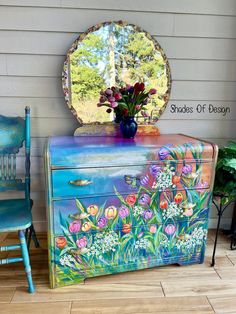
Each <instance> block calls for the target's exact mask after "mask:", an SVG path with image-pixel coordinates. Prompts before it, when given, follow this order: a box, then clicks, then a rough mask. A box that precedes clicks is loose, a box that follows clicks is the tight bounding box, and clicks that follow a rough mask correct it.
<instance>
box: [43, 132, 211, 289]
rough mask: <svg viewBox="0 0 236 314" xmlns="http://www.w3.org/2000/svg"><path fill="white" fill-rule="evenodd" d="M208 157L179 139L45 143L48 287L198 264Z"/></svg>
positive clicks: (207, 148) (207, 150)
mask: <svg viewBox="0 0 236 314" xmlns="http://www.w3.org/2000/svg"><path fill="white" fill-rule="evenodd" d="M215 151H216V149H215V147H214V146H213V145H211V144H210V143H206V142H204V141H201V140H197V139H193V138H191V137H187V136H183V135H161V136H159V137H154V136H143V137H136V138H135V140H127V139H123V138H114V137H96V136H90V137H56V138H51V139H49V143H48V146H47V150H46V154H45V156H46V158H45V159H46V166H47V168H46V169H47V184H48V210H49V214H48V217H49V263H50V265H49V268H50V281H51V286H52V287H57V286H64V285H67V284H71V283H76V282H81V281H83V280H84V279H85V278H88V277H93V276H99V275H104V274H110V273H116V272H123V271H129V270H135V269H143V268H147V267H154V266H158V265H167V264H172V263H178V264H180V265H182V264H183V265H184V264H191V263H201V262H203V257H204V251H205V244H206V238H207V227H208V213H209V207H210V202H211V195H212V193H211V192H212V191H211V187H212V180H213V176H212V173H213V171H214V164H215V163H214V162H215V156H216V155H215ZM88 182H89V184H87V183H88ZM71 183H73V184H71ZM82 183H83V184H82ZM81 184H82V186H81Z"/></svg>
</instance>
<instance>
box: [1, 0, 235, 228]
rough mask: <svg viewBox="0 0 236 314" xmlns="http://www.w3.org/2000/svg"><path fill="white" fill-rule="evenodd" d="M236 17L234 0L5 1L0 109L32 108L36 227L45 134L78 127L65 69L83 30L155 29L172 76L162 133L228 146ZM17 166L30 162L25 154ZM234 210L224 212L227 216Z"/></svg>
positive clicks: (41, 209) (40, 224)
mask: <svg viewBox="0 0 236 314" xmlns="http://www.w3.org/2000/svg"><path fill="white" fill-rule="evenodd" d="M235 16H236V1H235V0H226V1H225V0H207V1H205V0H199V1H196V0H181V1H175V0H165V1H162V0H147V1H143V0H136V1H133V0H119V1H115V0H99V1H98V0H90V1H87V0H40V1H33V0H0V42H1V45H0V114H4V115H13V116H16V115H20V116H23V115H24V107H25V105H30V106H31V117H32V121H31V122H32V129H31V134H32V148H31V153H32V172H31V173H32V197H33V199H34V200H35V206H34V209H33V216H34V220H35V223H36V226H37V228H39V229H41V230H42V229H44V230H45V220H46V215H45V206H44V202H45V200H44V171H43V159H42V155H43V149H44V145H45V142H46V138H47V137H48V136H50V135H71V134H73V130H74V129H75V128H76V127H77V121H76V119H75V118H74V117H73V116H72V115H71V113H70V111H69V109H68V108H67V107H66V105H65V101H64V98H63V93H62V89H61V69H62V63H63V61H64V58H65V55H66V52H67V50H68V49H69V47H70V46H71V44H72V42H73V41H74V40H75V39H76V38H77V36H78V33H79V32H83V31H85V30H86V29H87V27H89V26H92V25H94V24H96V23H98V22H102V21H105V20H113V19H114V20H118V19H123V20H127V21H128V22H130V23H134V24H137V25H139V26H140V27H141V28H143V29H146V30H147V31H149V32H150V33H151V34H152V35H156V37H155V38H156V39H157V40H158V42H159V43H160V44H161V46H162V47H163V49H164V51H165V53H166V55H167V57H168V58H169V60H170V65H171V71H172V79H173V87H172V94H171V100H170V102H169V104H168V107H167V110H166V112H165V113H164V115H163V116H162V118H161V119H160V120H159V121H158V126H159V128H160V130H161V132H162V133H186V134H190V135H192V136H199V137H202V138H208V139H210V140H211V141H213V142H215V143H217V144H219V145H224V144H225V143H226V142H227V140H228V139H235V138H236V135H235V134H236V127H235V120H236V88H235V87H236V86H235V85H236V17H235ZM204 104H206V107H208V106H209V105H210V104H212V105H213V106H215V107H218V108H220V107H222V106H223V107H224V108H229V110H230V112H227V114H225V115H224V114H222V113H210V112H209V110H208V111H206V112H205V113H198V112H197V109H196V108H197V106H198V105H204ZM172 106H175V107H176V108H177V107H178V108H184V107H192V108H193V113H191V114H187V113H184V112H179V113H177V112H173V107H172ZM18 165H19V167H20V168H21V169H23V168H24V160H23V158H20V159H19V160H18ZM5 196H7V195H5ZM230 215H231V213H230V211H228V212H226V213H225V219H226V220H227V219H228V220H227V221H229V217H230ZM212 217H213V218H214V217H215V212H214V210H213V211H212ZM212 221H213V222H214V220H212Z"/></svg>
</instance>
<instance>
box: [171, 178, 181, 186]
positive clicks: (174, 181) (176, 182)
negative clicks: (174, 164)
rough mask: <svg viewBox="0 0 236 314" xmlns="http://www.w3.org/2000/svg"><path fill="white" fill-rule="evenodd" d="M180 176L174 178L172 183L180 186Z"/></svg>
mask: <svg viewBox="0 0 236 314" xmlns="http://www.w3.org/2000/svg"><path fill="white" fill-rule="evenodd" d="M180 179H181V178H180V176H173V177H172V183H173V184H178V183H180Z"/></svg>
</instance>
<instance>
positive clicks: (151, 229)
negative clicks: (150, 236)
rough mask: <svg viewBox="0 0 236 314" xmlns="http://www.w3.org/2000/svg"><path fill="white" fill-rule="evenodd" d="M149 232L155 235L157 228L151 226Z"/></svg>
mask: <svg viewBox="0 0 236 314" xmlns="http://www.w3.org/2000/svg"><path fill="white" fill-rule="evenodd" d="M149 231H150V232H151V233H156V231H157V226H156V225H151V226H150V227H149Z"/></svg>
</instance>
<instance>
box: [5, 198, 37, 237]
mask: <svg viewBox="0 0 236 314" xmlns="http://www.w3.org/2000/svg"><path fill="white" fill-rule="evenodd" d="M31 224H32V216H31V211H30V210H29V209H28V208H27V204H26V200H25V199H10V200H0V232H8V231H17V230H24V229H26V228H29V227H30V226H31Z"/></svg>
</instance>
